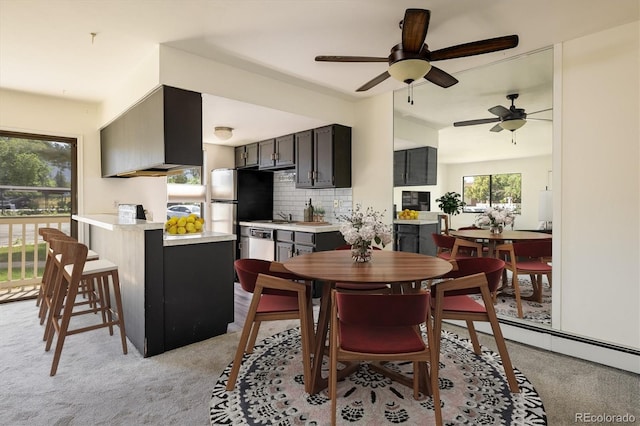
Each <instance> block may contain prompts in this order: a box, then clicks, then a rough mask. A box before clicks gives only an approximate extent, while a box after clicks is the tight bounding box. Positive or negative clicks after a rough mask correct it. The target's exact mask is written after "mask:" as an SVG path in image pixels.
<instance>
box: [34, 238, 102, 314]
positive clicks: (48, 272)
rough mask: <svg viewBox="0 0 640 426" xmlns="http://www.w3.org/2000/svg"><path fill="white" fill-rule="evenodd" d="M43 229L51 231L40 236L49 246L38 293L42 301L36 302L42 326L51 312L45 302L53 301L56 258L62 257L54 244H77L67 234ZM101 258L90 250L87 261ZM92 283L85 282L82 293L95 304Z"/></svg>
mask: <svg viewBox="0 0 640 426" xmlns="http://www.w3.org/2000/svg"><path fill="white" fill-rule="evenodd" d="M41 229H50V230H49V231H43V232H40V231H39V232H40V235H42V237H43V239H44V240H45V242H46V243H47V245H48V248H47V259H46V261H45V266H44V271H43V273H42V281H41V283H40V291H39V292H38V299H39V300H40V301H39V303H38V302H36V306H37V305H38V304H39V305H40V309H39V311H38V317H39V318H40V324H41V325H42V324H44V322H45V319H46V318H47V312H48V310H49V307H50V306H49V305H50V303H45V302H44V301H50V300H51V295H52V291H53V281H54V279H55V277H56V268H57V265H56V263H55V262H54V259H55V256H60V253H59V252H56V250H55V249H54V246H55V244H53V243H52V242H53V240H63V241H75V242H77V240H76V239H75V238H73V237H71V236H69V235H67V234H65V233H64V232H62V231H59V230H57V229H55V228H41ZM99 258H100V256H99V255H98V253H96V252H95V251H93V250H88V252H87V261H93V260H98V259H99ZM90 284H91V283H90V282H84V283H83V289H82V291H81V294H82V295H83V297H85V298H87V297H88V298H89V299H90V301H91V302H92V303H93V300H91V297H92V294H93V293H92V291H91V289H90V288H88V287H89V286H90Z"/></svg>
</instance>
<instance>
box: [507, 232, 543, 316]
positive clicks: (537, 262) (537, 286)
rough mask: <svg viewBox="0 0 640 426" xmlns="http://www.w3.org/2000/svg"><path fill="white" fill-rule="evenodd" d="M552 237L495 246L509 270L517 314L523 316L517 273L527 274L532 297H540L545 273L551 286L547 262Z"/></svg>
mask: <svg viewBox="0 0 640 426" xmlns="http://www.w3.org/2000/svg"><path fill="white" fill-rule="evenodd" d="M552 245H553V243H552V239H551V238H549V239H546V240H535V241H517V242H513V243H509V244H501V245H499V246H497V247H496V253H498V257H500V258H501V259H502V258H504V259H505V269H507V270H509V271H511V273H512V280H511V285H512V286H513V292H514V296H515V298H516V305H517V307H518V316H519V317H520V318H522V317H523V315H524V314H523V312H522V300H521V299H522V296H521V294H520V284H519V282H518V275H529V276H530V277H531V285H532V287H533V298H534V299H540V298H541V297H542V276H543V275H546V276H547V280H548V281H549V287H551V272H552V268H551V265H550V264H549V263H550V261H551V256H552Z"/></svg>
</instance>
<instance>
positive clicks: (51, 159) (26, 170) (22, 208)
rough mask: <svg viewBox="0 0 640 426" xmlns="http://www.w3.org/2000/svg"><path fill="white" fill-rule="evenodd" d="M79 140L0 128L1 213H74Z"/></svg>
mask: <svg viewBox="0 0 640 426" xmlns="http://www.w3.org/2000/svg"><path fill="white" fill-rule="evenodd" d="M75 153H76V140H75V139H70V138H61V137H55V136H44V135H32V134H23V133H13V132H5V131H3V132H0V163H1V164H2V168H0V214H4V215H13V216H25V215H66V216H70V215H71V214H72V213H75V211H76V209H75V179H76V175H75Z"/></svg>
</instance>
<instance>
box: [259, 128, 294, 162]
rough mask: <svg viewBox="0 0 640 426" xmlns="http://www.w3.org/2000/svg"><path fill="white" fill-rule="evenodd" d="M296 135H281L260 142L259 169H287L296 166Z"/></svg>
mask: <svg viewBox="0 0 640 426" xmlns="http://www.w3.org/2000/svg"><path fill="white" fill-rule="evenodd" d="M294 154H295V142H294V135H285V136H279V137H277V138H274V139H268V140H266V141H262V142H259V143H258V157H259V164H258V168H259V169H286V168H293V167H294V166H295V161H296V159H295V155H294Z"/></svg>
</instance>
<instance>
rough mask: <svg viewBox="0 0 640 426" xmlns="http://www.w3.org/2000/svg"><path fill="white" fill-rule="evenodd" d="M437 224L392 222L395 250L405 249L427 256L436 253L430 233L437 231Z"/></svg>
mask: <svg viewBox="0 0 640 426" xmlns="http://www.w3.org/2000/svg"><path fill="white" fill-rule="evenodd" d="M438 232H439V229H438V224H437V223H433V224H422V225H418V224H416V225H409V224H394V225H393V235H394V242H393V244H394V246H393V249H394V250H395V251H406V252H409V253H420V254H425V255H428V256H435V255H436V245H435V243H434V242H433V238H432V237H431V234H433V233H438Z"/></svg>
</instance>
